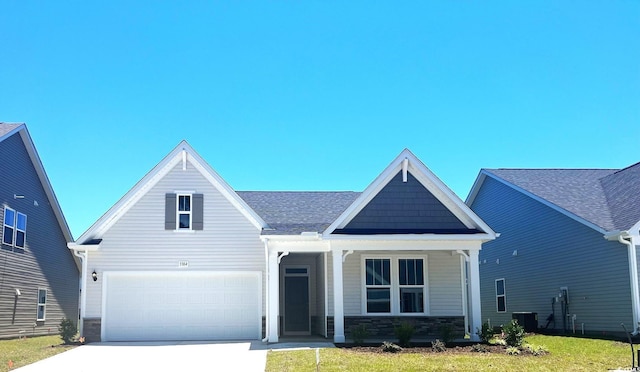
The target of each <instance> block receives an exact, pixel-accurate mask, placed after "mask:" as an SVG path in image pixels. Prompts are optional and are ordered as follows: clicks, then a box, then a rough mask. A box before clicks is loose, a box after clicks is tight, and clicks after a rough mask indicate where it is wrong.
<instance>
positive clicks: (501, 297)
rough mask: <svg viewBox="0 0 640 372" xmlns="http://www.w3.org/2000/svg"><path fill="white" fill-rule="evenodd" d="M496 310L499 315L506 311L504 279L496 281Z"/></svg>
mask: <svg viewBox="0 0 640 372" xmlns="http://www.w3.org/2000/svg"><path fill="white" fill-rule="evenodd" d="M496 308H497V310H498V312H499V313H505V312H506V311H507V295H506V292H505V288H504V279H496Z"/></svg>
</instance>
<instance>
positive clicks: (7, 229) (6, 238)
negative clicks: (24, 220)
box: [2, 207, 16, 245]
mask: <svg viewBox="0 0 640 372" xmlns="http://www.w3.org/2000/svg"><path fill="white" fill-rule="evenodd" d="M3 225H4V228H3V230H2V243H4V244H7V245H13V234H14V233H15V230H16V211H14V210H13V209H11V208H9V207H4V220H3Z"/></svg>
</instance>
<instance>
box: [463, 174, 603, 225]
mask: <svg viewBox="0 0 640 372" xmlns="http://www.w3.org/2000/svg"><path fill="white" fill-rule="evenodd" d="M481 173H483V174H484V175H485V176H487V177H491V178H492V179H494V180H496V181H498V182H500V183H502V184H503V185H505V186H508V187H510V188H512V189H514V190H516V191H518V192H520V193H522V194H524V195H526V196H528V197H530V198H531V199H533V200H535V201H537V202H539V203H542V204H544V205H546V206H547V207H549V208H551V209H553V210H555V211H556V212H560V213H562V214H563V215H565V216H567V217H569V218H571V219H573V220H575V221H577V222H580V223H581V224H583V225H585V226H587V227H590V228H592V229H594V230H595V231H597V232H599V233H601V234H603V235H605V234H606V233H607V230H605V229H603V228H601V227H600V226H598V225H596V224H594V223H592V222H589V221H587V220H585V219H584V218H582V217H580V216H577V215H575V214H573V213H571V212H569V211H568V210H566V209H564V208H562V207H560V206H558V205H556V204H554V203H552V202H550V201H548V200H546V199H544V198H541V197H539V196H538V195H536V194H534V193H532V192H530V191H527V190H525V189H523V188H521V187H519V186H517V185H514V184H512V183H511V182H509V181H507V180H504V179H502V178H500V177H498V176H496V175H495V174H493V173H490V172H487V171H485V170H484V169H483V170H482V171H481ZM478 177H480V176H478ZM485 178H486V177H485ZM485 178H483V179H482V182H481V183H480V184H479V185H478V190H475V193H474V190H472V192H471V193H470V194H469V196H470V197H471V195H473V198H471V199H470V203H473V199H474V198H475V195H476V194H477V193H478V191H479V189H480V187H481V186H482V183H483V182H484V180H485ZM475 186H476V185H475V184H474V187H475Z"/></svg>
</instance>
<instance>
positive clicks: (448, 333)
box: [440, 324, 455, 345]
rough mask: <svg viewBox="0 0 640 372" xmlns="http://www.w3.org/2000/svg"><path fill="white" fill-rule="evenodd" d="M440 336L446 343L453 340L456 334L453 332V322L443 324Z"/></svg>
mask: <svg viewBox="0 0 640 372" xmlns="http://www.w3.org/2000/svg"><path fill="white" fill-rule="evenodd" d="M440 338H441V339H442V342H444V343H445V344H446V345H448V344H449V343H451V341H453V339H454V338H455V335H454V334H453V326H452V325H451V324H442V325H441V326H440Z"/></svg>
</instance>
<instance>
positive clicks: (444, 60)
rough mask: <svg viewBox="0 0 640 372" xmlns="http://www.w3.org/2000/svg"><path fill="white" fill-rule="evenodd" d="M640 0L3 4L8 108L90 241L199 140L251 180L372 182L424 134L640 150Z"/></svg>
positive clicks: (615, 157)
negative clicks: (161, 165)
mask: <svg viewBox="0 0 640 372" xmlns="http://www.w3.org/2000/svg"><path fill="white" fill-rule="evenodd" d="M639 44H640V2H638V1H622V0H620V1H588V0H587V1H438V2H436V1H406V2H397V1H394V2H391V1H389V2H382V1H350V2H337V1H298V2H293V1H272V2H239V1H228V2H222V1H202V2H177V1H163V2H152V1H137V2H130V1H117V0H112V1H108V2H86V1H61V2H53V1H50V2H36V1H4V2H2V4H0V54H1V56H0V121H5V122H26V123H27V126H28V128H29V131H30V133H31V135H32V137H33V138H34V141H35V143H36V147H37V148H38V151H39V153H40V156H41V158H42V161H43V163H44V165H45V168H46V170H47V172H48V175H49V178H50V179H51V182H52V184H53V187H54V189H55V191H56V193H57V195H58V198H59V200H60V203H61V205H62V208H63V210H64V212H65V215H66V217H67V220H68V222H69V225H70V226H71V229H72V232H73V234H74V236H75V237H78V236H79V235H80V234H81V233H82V232H84V230H86V229H87V228H88V227H89V226H90V225H91V224H92V223H93V222H95V220H96V219H98V218H99V217H100V216H101V215H102V214H103V213H104V212H105V211H106V210H107V209H108V208H109V207H111V206H112V205H113V204H114V203H115V202H116V201H117V200H118V199H119V198H120V197H121V196H122V195H123V194H124V193H126V192H127V191H128V190H129V188H131V187H132V186H133V185H134V184H135V183H136V182H137V181H138V180H139V179H140V178H142V177H143V176H144V174H145V173H146V172H148V171H149V170H150V169H151V168H152V167H153V166H154V165H155V164H157V162H159V161H160V160H161V159H162V158H163V157H164V156H165V155H166V154H167V153H168V152H169V151H171V150H172V149H173V147H174V146H176V145H177V144H178V142H179V141H180V140H182V139H186V140H187V141H189V143H190V144H191V145H192V146H193V147H194V148H195V149H196V151H198V152H199V153H200V155H202V156H203V157H204V158H205V159H206V160H207V161H208V162H209V163H210V165H211V166H212V167H213V168H214V169H216V170H217V171H218V173H220V175H221V176H222V177H223V178H225V179H226V180H227V182H229V184H230V185H231V186H232V187H233V188H235V189H236V190H355V191H361V190H363V189H364V188H365V187H366V186H367V185H368V184H369V183H370V182H371V181H372V180H373V179H374V178H375V177H376V176H377V175H378V174H379V172H381V171H382V170H383V169H384V168H385V167H386V166H387V165H388V163H389V162H390V161H391V160H393V158H395V156H396V155H398V154H399V153H400V151H402V149H403V148H405V147H407V148H409V149H411V150H412V151H413V152H414V153H415V154H416V155H417V156H418V157H419V158H420V159H421V160H422V161H423V162H424V163H425V164H426V165H427V166H428V167H429V168H430V169H431V170H432V171H433V172H435V173H436V174H437V175H438V176H439V177H440V178H441V179H442V180H443V181H444V182H445V183H446V184H448V185H449V187H450V188H451V189H453V191H455V192H456V193H457V194H458V196H460V197H461V198H462V199H464V198H465V197H466V195H467V193H468V192H469V189H470V188H471V185H472V183H473V181H474V179H475V177H476V175H477V173H478V171H479V170H480V168H497V167H522V168H525V167H527V168H529V167H532V168H546V167H549V168H573V167H579V168H621V167H625V166H628V165H630V164H633V163H635V162H638V161H640V156H639V155H640V151H639V150H640V147H639V145H638V138H640V45H639Z"/></svg>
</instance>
